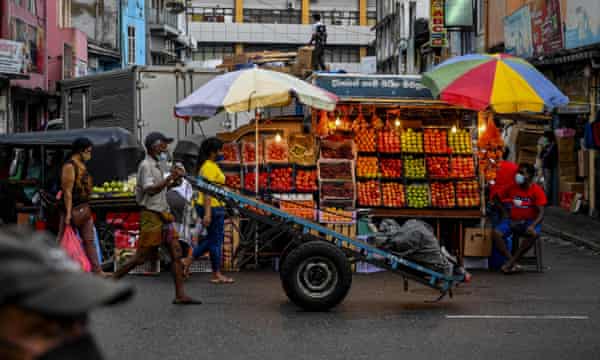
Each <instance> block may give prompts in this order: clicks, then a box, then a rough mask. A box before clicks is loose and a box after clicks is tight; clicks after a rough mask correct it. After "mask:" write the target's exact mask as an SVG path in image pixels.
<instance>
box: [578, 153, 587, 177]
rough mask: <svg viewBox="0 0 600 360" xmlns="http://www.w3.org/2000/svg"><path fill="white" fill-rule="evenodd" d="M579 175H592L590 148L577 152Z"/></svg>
mask: <svg viewBox="0 0 600 360" xmlns="http://www.w3.org/2000/svg"><path fill="white" fill-rule="evenodd" d="M577 176H579V177H587V176H590V152H589V150H579V152H578V153H577Z"/></svg>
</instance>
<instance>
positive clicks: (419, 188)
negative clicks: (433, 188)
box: [406, 183, 431, 209]
mask: <svg viewBox="0 0 600 360" xmlns="http://www.w3.org/2000/svg"><path fill="white" fill-rule="evenodd" d="M406 199H407V201H406V203H407V205H408V207H410V208H416V209H425V208H428V207H430V204H431V201H430V198H429V184H426V183H421V184H410V185H408V186H407V187H406Z"/></svg>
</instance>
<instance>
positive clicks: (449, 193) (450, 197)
mask: <svg viewBox="0 0 600 360" xmlns="http://www.w3.org/2000/svg"><path fill="white" fill-rule="evenodd" d="M431 206H433V207H436V208H442V209H449V208H453V207H456V197H455V193H454V184H453V183H432V184H431Z"/></svg>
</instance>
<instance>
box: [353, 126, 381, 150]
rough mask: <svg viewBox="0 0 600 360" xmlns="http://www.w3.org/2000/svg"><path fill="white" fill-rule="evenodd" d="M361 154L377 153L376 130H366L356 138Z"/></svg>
mask: <svg viewBox="0 0 600 360" xmlns="http://www.w3.org/2000/svg"><path fill="white" fill-rule="evenodd" d="M354 142H355V143H356V148H357V149H358V151H359V152H375V151H376V146H375V145H376V144H375V129H366V130H363V131H362V132H360V133H358V134H356V136H355V137H354Z"/></svg>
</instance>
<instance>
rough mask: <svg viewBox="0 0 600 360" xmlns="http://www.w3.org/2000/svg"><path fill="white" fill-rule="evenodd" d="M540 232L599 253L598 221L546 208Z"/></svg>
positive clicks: (558, 209) (585, 216) (555, 208)
mask: <svg viewBox="0 0 600 360" xmlns="http://www.w3.org/2000/svg"><path fill="white" fill-rule="evenodd" d="M542 231H543V232H544V233H546V234H547V235H550V236H554V237H558V238H561V239H563V240H567V241H572V242H575V243H576V244H579V245H582V246H587V247H589V248H590V249H593V250H594V251H598V252H600V236H599V235H598V234H600V220H598V219H596V218H593V217H590V216H587V215H583V214H573V213H570V212H568V211H566V210H563V209H561V208H559V207H547V208H546V212H545V217H544V222H543V226H542Z"/></svg>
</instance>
